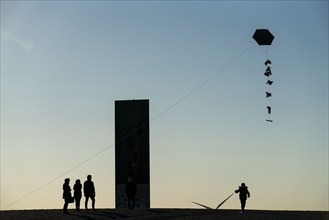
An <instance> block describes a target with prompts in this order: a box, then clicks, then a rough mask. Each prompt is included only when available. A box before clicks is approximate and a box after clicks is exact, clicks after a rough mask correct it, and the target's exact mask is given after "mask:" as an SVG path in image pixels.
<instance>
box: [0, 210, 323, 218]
mask: <svg viewBox="0 0 329 220" xmlns="http://www.w3.org/2000/svg"><path fill="white" fill-rule="evenodd" d="M69 212H70V215H64V214H63V212H62V210H12V211H0V220H15V219H20V220H39V219H40V220H41V219H42V220H55V219H56V220H57V219H65V220H66V219H73V220H94V219H101V220H103V219H131V220H137V219H149V220H151V219H155V220H167V219H174V220H180V219H184V220H188V219H192V220H201V219H202V220H215V219H223V220H240V219H241V220H242V219H243V220H276V219H278V220H329V212H325V211H271V210H247V211H246V212H245V213H240V211H239V210H209V209H137V210H126V209H98V210H95V211H85V210H81V211H79V212H77V211H75V210H69Z"/></svg>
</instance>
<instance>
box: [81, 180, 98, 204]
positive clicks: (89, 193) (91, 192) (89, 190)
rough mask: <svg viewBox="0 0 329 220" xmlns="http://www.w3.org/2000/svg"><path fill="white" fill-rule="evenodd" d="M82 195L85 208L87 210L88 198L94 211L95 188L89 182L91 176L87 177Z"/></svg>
mask: <svg viewBox="0 0 329 220" xmlns="http://www.w3.org/2000/svg"><path fill="white" fill-rule="evenodd" d="M83 193H84V195H85V197H86V202H85V208H86V210H88V199H89V198H90V199H91V201H92V209H93V210H95V196H96V193H95V186H94V183H93V182H92V181H91V175H88V176H87V180H86V181H85V182H84V184H83Z"/></svg>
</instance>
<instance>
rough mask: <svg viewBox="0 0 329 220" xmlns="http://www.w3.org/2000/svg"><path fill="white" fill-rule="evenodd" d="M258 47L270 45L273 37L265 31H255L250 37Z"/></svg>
mask: <svg viewBox="0 0 329 220" xmlns="http://www.w3.org/2000/svg"><path fill="white" fill-rule="evenodd" d="M252 38H254V39H255V41H256V42H257V43H258V45H271V44H272V41H273V39H274V36H273V35H272V34H271V32H270V31H269V30H267V29H257V30H256V31H255V33H254V35H253V36H252Z"/></svg>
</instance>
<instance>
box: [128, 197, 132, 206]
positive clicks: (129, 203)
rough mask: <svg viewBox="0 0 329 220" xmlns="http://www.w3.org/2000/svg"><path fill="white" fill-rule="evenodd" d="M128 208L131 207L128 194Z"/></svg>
mask: <svg viewBox="0 0 329 220" xmlns="http://www.w3.org/2000/svg"><path fill="white" fill-rule="evenodd" d="M128 209H131V196H128Z"/></svg>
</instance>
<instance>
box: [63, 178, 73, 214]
mask: <svg viewBox="0 0 329 220" xmlns="http://www.w3.org/2000/svg"><path fill="white" fill-rule="evenodd" d="M69 184H70V179H69V178H66V179H65V180H64V184H63V199H64V207H63V213H64V214H69V212H68V211H67V206H68V205H69V203H70V202H71V201H70V200H71V199H72V195H71V187H70V185H69Z"/></svg>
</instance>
